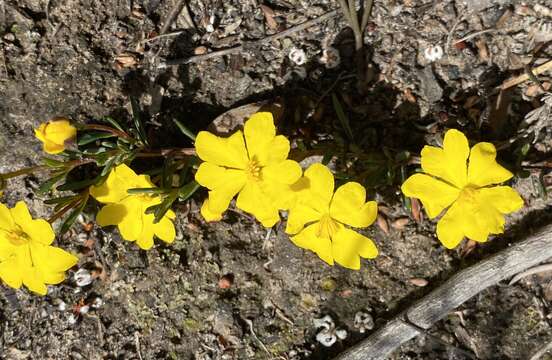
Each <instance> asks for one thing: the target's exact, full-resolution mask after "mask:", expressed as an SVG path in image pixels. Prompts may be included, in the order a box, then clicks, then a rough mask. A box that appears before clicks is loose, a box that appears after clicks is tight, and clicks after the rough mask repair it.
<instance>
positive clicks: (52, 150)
mask: <svg viewBox="0 0 552 360" xmlns="http://www.w3.org/2000/svg"><path fill="white" fill-rule="evenodd" d="M76 135H77V129H76V128H75V127H74V126H73V125H71V123H70V122H69V121H68V120H65V119H60V120H52V121H48V122H47V123H42V124H40V126H39V127H38V129H35V136H36V138H37V139H38V140H40V141H42V142H43V145H44V146H43V148H44V151H45V152H47V153H48V154H58V153H60V152H62V151H63V150H65V142H66V141H68V140H71V139H72V138H74V137H75V136H76Z"/></svg>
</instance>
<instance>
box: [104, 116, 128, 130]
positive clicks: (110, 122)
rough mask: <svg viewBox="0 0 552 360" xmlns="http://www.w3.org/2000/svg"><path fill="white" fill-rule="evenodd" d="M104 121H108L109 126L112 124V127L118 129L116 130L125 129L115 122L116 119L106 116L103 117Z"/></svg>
mask: <svg viewBox="0 0 552 360" xmlns="http://www.w3.org/2000/svg"><path fill="white" fill-rule="evenodd" d="M103 120H104V121H106V122H108V123H109V124H110V125H111V126H113V127H114V128H116V129H118V130H121V131H125V130H124V129H123V127H122V126H121V125H120V124H119V123H118V122H117V120H115V119H113V118H111V117H109V116H106V117H104V118H103Z"/></svg>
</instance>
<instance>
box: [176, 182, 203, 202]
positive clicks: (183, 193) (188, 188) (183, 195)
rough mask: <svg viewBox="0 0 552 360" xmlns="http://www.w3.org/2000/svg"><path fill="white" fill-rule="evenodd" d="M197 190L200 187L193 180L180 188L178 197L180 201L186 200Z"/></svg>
mask: <svg viewBox="0 0 552 360" xmlns="http://www.w3.org/2000/svg"><path fill="white" fill-rule="evenodd" d="M199 188H200V185H199V184H198V183H197V182H196V181H195V180H192V181H190V182H189V183H187V184H186V185H184V186H183V187H181V188H180V191H179V193H178V197H179V198H180V200H182V201H185V200H188V199H189V198H190V196H192V195H193V194H194V193H195V192H196V191H197V189H199Z"/></svg>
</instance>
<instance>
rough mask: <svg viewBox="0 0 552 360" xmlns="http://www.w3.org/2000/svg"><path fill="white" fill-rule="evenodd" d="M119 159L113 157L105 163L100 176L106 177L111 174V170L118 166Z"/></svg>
mask: <svg viewBox="0 0 552 360" xmlns="http://www.w3.org/2000/svg"><path fill="white" fill-rule="evenodd" d="M117 158H118V156H113V157H111V158H109V160H107V161H106V162H105V165H104V167H103V169H102V172H101V173H100V176H105V175H107V174H109V172H110V171H111V169H113V167H114V166H115V165H116V163H117Z"/></svg>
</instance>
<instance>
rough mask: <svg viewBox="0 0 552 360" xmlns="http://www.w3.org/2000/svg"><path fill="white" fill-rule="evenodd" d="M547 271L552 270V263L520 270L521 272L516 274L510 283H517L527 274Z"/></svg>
mask: <svg viewBox="0 0 552 360" xmlns="http://www.w3.org/2000/svg"><path fill="white" fill-rule="evenodd" d="M546 271H552V264H543V265H539V266H535V267H533V268H531V269H528V270H525V271H524V272H520V273H519V274H517V275H516V276H514V277H513V278H512V280H510V282H509V283H508V285H514V284H515V283H517V282H518V281H520V280H521V279H523V278H524V277H526V276H529V275H534V274H539V273H543V272H546Z"/></svg>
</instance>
